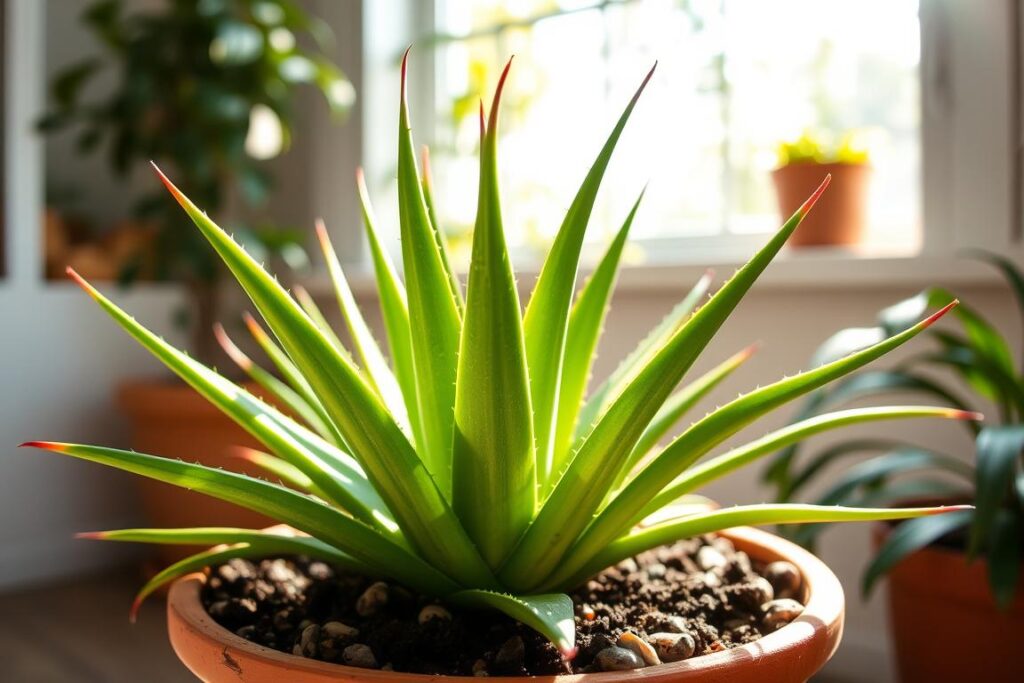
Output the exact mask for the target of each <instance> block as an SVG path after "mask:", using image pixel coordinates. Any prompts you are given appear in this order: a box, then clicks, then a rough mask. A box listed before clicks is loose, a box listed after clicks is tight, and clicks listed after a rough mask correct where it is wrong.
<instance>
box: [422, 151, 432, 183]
mask: <svg viewBox="0 0 1024 683" xmlns="http://www.w3.org/2000/svg"><path fill="white" fill-rule="evenodd" d="M420 163H421V165H422V166H423V182H424V183H425V184H426V185H427V187H430V186H431V185H433V178H432V176H431V175H430V147H428V146H427V145H422V146H421V147H420Z"/></svg>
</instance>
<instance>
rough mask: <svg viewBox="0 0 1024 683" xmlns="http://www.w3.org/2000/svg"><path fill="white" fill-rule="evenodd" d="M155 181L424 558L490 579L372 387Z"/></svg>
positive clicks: (266, 278) (265, 278)
mask: <svg viewBox="0 0 1024 683" xmlns="http://www.w3.org/2000/svg"><path fill="white" fill-rule="evenodd" d="M161 179H162V180H163V181H164V183H165V184H166V185H167V188H168V189H169V190H170V191H171V193H172V194H173V195H174V197H175V199H177V200H178V203H179V204H181V206H182V207H183V208H184V209H185V211H186V212H187V213H188V215H189V217H190V218H191V219H192V221H193V223H195V224H196V226H197V227H198V228H199V230H200V232H202V233H203V236H204V237H206V239H207V240H208V241H209V242H210V244H211V245H213V247H214V248H215V249H216V250H217V253H218V254H219V255H220V257H221V259H222V260H223V261H224V263H225V264H226V265H227V266H228V268H229V269H230V270H231V272H232V273H233V274H234V276H235V278H236V280H238V283H239V284H240V285H241V286H242V288H243V289H244V290H245V291H246V293H247V294H248V295H249V298H250V299H251V300H252V301H253V303H254V304H255V305H256V307H257V308H258V309H259V311H260V313H261V314H262V316H263V319H264V320H266V321H267V324H268V325H269V326H270V328H271V330H272V331H273V332H274V335H275V336H276V337H277V338H278V340H279V341H280V342H281V345H282V347H283V348H284V350H285V352H286V353H287V354H288V356H289V357H290V358H291V359H292V360H293V361H294V362H295V365H296V367H298V368H299V369H300V370H301V371H302V374H303V376H304V377H306V379H307V380H308V381H309V384H310V386H311V387H312V388H313V390H314V391H315V392H316V395H317V398H319V399H320V402H321V404H322V405H323V406H324V409H325V410H326V411H327V414H328V415H329V416H330V417H331V420H332V422H334V424H335V425H337V427H338V428H339V430H340V431H341V433H342V435H343V436H344V437H345V443H346V444H348V445H349V447H350V448H351V450H352V455H353V456H355V457H356V458H357V459H358V461H359V463H360V464H361V465H362V467H363V469H364V470H365V472H366V475H367V477H368V479H369V480H370V482H371V483H372V484H373V488H374V489H375V490H376V491H377V493H378V494H380V496H381V498H383V499H384V501H385V502H386V503H387V507H388V509H390V510H391V512H392V513H393V514H394V516H395V520H396V521H397V522H398V524H399V525H400V527H401V529H402V531H403V532H404V533H405V534H406V537H407V538H408V539H409V541H410V542H411V543H413V544H414V545H415V547H416V548H417V549H418V550H419V551H420V553H421V554H422V555H423V556H424V557H425V558H426V559H427V560H429V561H430V562H432V563H436V564H437V565H438V566H444V567H446V568H447V571H449V572H450V573H451V576H452V577H454V578H455V579H456V580H458V581H463V582H466V583H469V584H475V585H484V586H490V585H492V584H493V582H494V579H493V576H492V575H491V572H490V570H489V569H488V568H487V565H486V564H485V563H484V561H483V559H482V558H481V557H480V554H479V553H478V552H477V550H476V548H475V547H474V546H473V543H472V542H471V541H470V540H469V538H468V537H467V536H466V533H465V531H464V530H463V528H462V527H461V525H460V524H459V521H458V519H457V518H456V517H455V514H454V513H453V512H452V510H451V508H450V507H449V505H448V502H447V500H446V499H445V496H444V494H443V493H442V491H441V489H440V488H439V487H438V485H437V483H436V482H435V481H434V479H433V477H432V476H431V473H430V472H429V471H428V470H427V469H425V468H424V466H423V463H421V462H420V459H419V457H418V456H417V454H416V452H415V450H413V447H412V445H411V444H410V443H409V440H408V439H407V438H406V436H405V434H404V433H403V432H402V429H401V427H399V425H398V424H397V423H396V422H395V420H394V418H393V417H392V416H391V413H390V412H389V411H388V409H387V408H386V407H385V406H384V405H383V403H382V402H381V401H380V399H379V398H378V397H377V394H376V392H375V391H374V390H373V388H371V387H370V386H369V385H368V384H367V383H366V382H365V381H364V380H363V378H362V377H361V376H360V374H359V372H358V370H357V369H356V368H355V367H354V366H353V365H352V364H351V362H350V361H349V360H348V359H346V358H345V357H344V356H343V355H342V354H341V353H340V352H339V351H338V349H337V348H335V347H334V345H333V344H331V342H330V341H329V340H328V339H327V338H326V337H325V336H324V335H323V334H322V333H321V332H320V330H319V329H318V328H317V326H316V324H315V323H313V321H311V320H310V319H309V317H308V316H306V314H305V313H304V312H303V311H302V310H301V308H299V305H298V304H297V303H296V302H295V301H294V300H293V299H291V297H289V296H288V295H287V293H286V292H285V291H284V290H283V289H282V288H281V286H280V284H278V282H277V280H276V279H274V278H273V277H272V276H270V275H269V274H268V273H267V272H266V271H264V270H263V269H262V268H261V267H260V265H259V264H258V263H256V262H255V261H254V260H253V259H252V257H251V256H249V255H248V254H247V253H246V252H245V250H243V249H242V248H241V247H240V246H238V244H236V243H235V242H234V240H232V239H231V238H230V237H229V236H228V235H227V233H225V232H224V231H223V230H221V229H220V228H219V227H217V226H216V225H215V224H214V223H213V222H212V221H211V220H210V219H209V218H207V216H206V215H205V214H204V213H202V212H201V211H199V209H198V208H196V206H195V205H194V204H192V202H190V201H189V200H188V199H187V198H186V197H185V196H184V195H182V194H181V192H179V191H178V189H177V188H176V187H174V185H173V184H172V183H171V182H170V181H169V180H167V179H166V177H164V176H162V175H161ZM449 405H450V404H449ZM449 411H450V407H449Z"/></svg>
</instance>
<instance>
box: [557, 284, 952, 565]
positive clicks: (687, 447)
mask: <svg viewBox="0 0 1024 683" xmlns="http://www.w3.org/2000/svg"><path fill="white" fill-rule="evenodd" d="M742 273H743V271H742V270H741V271H740V272H739V273H737V275H736V276H735V278H734V280H733V281H734V282H735V281H736V278H739V277H741V274H742ZM730 284H731V283H730ZM726 287H728V285H726ZM722 291H725V289H723V290H722ZM721 293H722V292H721V291H720V292H719V293H718V294H716V295H715V297H714V298H713V299H712V300H711V301H710V302H708V304H707V305H706V306H705V307H704V308H702V309H701V310H700V311H699V312H698V313H697V315H696V316H694V318H693V320H692V321H691V323H690V324H692V323H693V322H694V321H698V320H699V319H700V318H701V316H702V315H704V314H705V313H706V312H707V311H708V310H709V309H711V307H712V306H713V305H714V304H715V300H716V299H717V298H718V297H719V296H720V295H721ZM955 304H956V302H955V301H954V302H953V303H951V304H949V305H948V306H946V307H945V308H943V309H942V310H940V311H939V312H937V313H935V314H934V315H932V316H930V317H929V318H927V319H925V320H923V321H922V322H920V323H918V324H917V325H915V326H914V327H911V328H910V329H908V330H905V331H903V332H901V333H899V334H897V335H895V336H893V337H890V338H889V339H887V340H885V341H883V342H881V343H879V344H876V345H874V346H872V347H869V348H868V349H865V350H863V351H860V352H858V353H855V354H853V355H851V356H848V357H847V358H843V359H841V360H838V361H835V362H833V363H829V364H827V365H823V366H821V367H819V368H816V369H814V370H810V371H807V372H804V373H802V374H799V375H796V376H794V377H790V378H787V379H783V380H781V381H779V382H776V383H774V384H771V385H769V386H766V387H762V388H760V389H757V390H755V391H752V392H750V393H748V394H746V395H744V396H740V397H739V398H737V399H734V400H733V401H731V402H729V403H727V404H726V405H724V406H722V407H721V408H719V409H718V410H715V411H713V412H711V413H709V414H708V415H707V416H706V417H704V418H703V419H701V420H699V421H698V422H696V423H695V424H694V425H693V426H691V427H690V428H689V429H687V430H686V431H685V432H683V433H682V434H681V435H680V436H679V437H678V438H676V439H675V440H674V441H673V442H672V443H671V444H669V445H668V446H667V447H666V448H665V449H664V450H663V451H662V452H661V453H660V454H659V455H658V456H657V457H656V458H654V459H653V460H652V461H651V462H649V463H648V464H647V466H646V467H645V468H644V469H643V470H642V471H641V472H639V473H638V474H637V475H636V477H634V478H633V480H632V481H631V482H630V483H629V484H627V485H626V487H625V488H623V489H622V490H621V491H620V492H619V493H618V494H617V495H616V496H615V498H613V499H612V500H611V502H610V503H608V505H607V506H606V507H605V508H604V510H602V511H601V512H600V514H599V515H598V516H597V518H596V519H594V521H593V523H592V524H590V527H589V528H588V529H587V530H586V532H585V533H584V534H583V535H582V537H581V538H580V539H579V541H578V542H577V544H576V545H575V546H574V547H573V550H572V554H573V555H574V558H573V561H574V562H582V561H585V559H586V558H587V557H590V556H592V555H594V554H596V553H597V552H599V551H600V549H601V548H602V547H604V546H605V545H607V544H608V543H609V542H611V541H612V540H613V539H614V538H616V537H618V536H620V535H622V534H623V533H626V532H627V531H628V529H629V528H630V526H631V524H632V522H633V520H635V519H637V517H638V515H640V513H641V512H642V511H643V510H644V509H645V508H646V506H647V504H648V502H649V501H650V500H651V498H652V497H654V496H656V495H657V494H658V493H660V492H661V491H662V489H664V488H665V487H666V486H668V485H669V484H671V482H672V480H674V479H675V478H676V477H677V476H679V475H680V474H681V473H682V472H684V471H685V470H686V469H687V468H688V467H690V466H691V465H693V464H694V463H695V462H696V461H697V460H698V459H699V458H701V457H702V456H703V455H704V454H705V453H707V452H708V451H709V450H710V449H711V448H713V447H714V446H716V445H718V444H720V443H722V442H723V441H724V440H725V439H727V438H728V437H729V436H731V435H732V434H735V433H736V432H738V431H739V430H740V429H742V428H743V427H745V426H746V425H748V424H750V423H751V422H753V421H754V420H755V419H757V418H758V417H760V416H762V415H764V414H766V413H768V412H770V411H771V410H774V409H775V408H778V407H779V406H782V405H785V404H786V403H788V402H789V401H792V400H793V399H795V398H798V397H799V396H802V395H804V394H807V393H809V392H811V391H814V390H815V389H818V388H820V387H821V386H823V385H825V384H827V383H828V382H831V381H832V380H835V379H838V378H839V377H842V376H844V375H847V374H849V373H851V372H853V371H854V370H857V369H859V368H861V367H863V366H864V365H866V364H867V363H870V362H871V361H873V360H876V359H878V358H880V357H881V356H883V355H885V354H886V353H888V352H889V351H891V350H892V349H895V348H897V347H899V346H900V345H902V344H904V343H906V342H908V341H910V340H911V339H912V338H914V337H915V336H916V335H918V334H919V333H921V332H922V331H924V330H925V329H927V328H928V327H929V326H930V325H932V324H933V323H934V322H935V321H936V320H938V319H939V318H940V317H941V316H942V315H944V314H945V313H946V312H947V311H949V310H950V309H951V308H952V307H953V306H954V305H955ZM688 327H689V325H688V326H687V328H688ZM687 328H684V329H683V332H685V331H686V329H687ZM655 367H656V366H655ZM645 372H646V371H645ZM638 381H639V379H638ZM624 395H625V394H624Z"/></svg>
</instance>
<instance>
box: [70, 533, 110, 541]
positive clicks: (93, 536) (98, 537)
mask: <svg viewBox="0 0 1024 683" xmlns="http://www.w3.org/2000/svg"><path fill="white" fill-rule="evenodd" d="M106 537H107V532H106V531H79V532H78V533H77V534H75V538H80V539H82V540H86V541H102V540H103V539H105V538H106Z"/></svg>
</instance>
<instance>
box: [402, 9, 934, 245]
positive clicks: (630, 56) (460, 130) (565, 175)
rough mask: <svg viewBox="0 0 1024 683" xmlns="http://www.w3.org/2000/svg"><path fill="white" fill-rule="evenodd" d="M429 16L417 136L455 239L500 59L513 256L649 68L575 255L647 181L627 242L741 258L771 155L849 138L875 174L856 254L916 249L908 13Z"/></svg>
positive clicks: (495, 12)
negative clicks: (715, 250)
mask: <svg viewBox="0 0 1024 683" xmlns="http://www.w3.org/2000/svg"><path fill="white" fill-rule="evenodd" d="M434 17H435V26H436V29H437V30H436V36H435V37H434V42H433V44H434V45H435V48H434V50H435V52H434V54H433V55H432V57H433V70H434V87H433V101H434V108H433V111H431V112H429V114H430V117H429V118H428V119H426V121H425V123H426V126H425V127H423V126H422V124H421V127H420V128H419V129H418V130H417V131H416V133H417V138H418V139H419V141H420V142H429V143H430V144H431V149H432V161H433V166H434V174H433V175H434V179H435V184H436V192H437V195H438V197H437V200H438V201H437V203H438V205H439V210H440V211H441V217H442V222H443V223H444V224H445V226H446V229H447V230H449V231H450V232H453V233H455V235H459V234H465V233H467V232H468V231H469V230H470V229H471V227H472V221H473V217H474V213H475V203H476V192H475V187H476V177H477V160H476V148H477V135H478V129H477V124H476V110H477V102H478V100H479V98H480V97H481V96H484V97H488V96H489V93H490V90H491V89H492V88H493V85H494V81H495V80H496V78H497V74H498V73H499V72H500V69H501V67H502V66H503V64H504V61H505V59H507V57H508V56H509V55H512V54H514V55H515V65H514V67H513V76H512V78H511V80H510V83H509V86H508V89H507V93H506V97H505V101H504V109H503V133H502V137H501V142H500V150H499V155H500V165H501V168H502V173H503V178H502V180H503V197H504V199H505V210H506V214H507V218H506V229H507V230H508V232H509V237H510V240H511V242H512V243H513V245H514V246H515V247H518V248H519V249H520V250H522V249H527V250H528V249H530V248H532V247H540V248H543V247H544V246H545V245H546V244H547V243H549V241H550V239H551V238H552V236H553V234H554V232H555V231H556V230H557V228H558V225H559V222H560V220H561V217H562V215H563V214H564V210H565V207H566V206H567V205H568V203H569V202H570V201H571V199H572V196H573V193H574V192H575V189H576V187H577V186H578V183H579V181H580V180H581V179H582V177H583V175H584V174H585V173H586V170H587V168H588V166H589V164H590V162H591V161H592V160H593V157H594V155H595V153H596V152H597V149H598V147H599V145H600V143H601V141H603V140H604V138H605V136H606V135H607V133H608V131H609V130H610V128H611V125H612V123H613V122H614V120H615V118H616V117H617V116H618V113H619V111H620V110H621V108H622V107H623V106H624V104H625V102H626V101H627V100H628V98H629V96H630V95H631V93H632V91H633V89H634V88H635V87H636V86H637V84H638V83H639V81H640V79H641V78H642V76H643V74H644V73H645V72H646V71H647V69H648V68H649V67H650V65H651V64H652V63H653V62H654V61H655V60H658V61H659V66H658V69H657V72H656V75H655V80H654V81H653V82H652V84H651V86H650V87H649V88H648V90H647V92H645V94H644V97H643V98H642V100H641V104H640V106H639V107H638V109H637V111H636V112H635V113H634V117H633V120H632V121H631V124H630V126H629V128H627V131H626V133H625V136H624V139H623V142H622V144H620V146H619V147H618V149H617V150H616V156H615V159H614V161H613V164H612V166H611V168H610V169H609V172H608V175H607V177H606V180H605V191H604V192H602V195H601V198H600V200H599V203H598V206H597V208H596V210H595V220H594V223H593V224H592V228H591V230H590V233H589V236H590V237H591V239H593V240H595V241H598V242H600V241H603V238H605V237H606V236H607V235H608V234H609V233H610V232H611V231H613V230H614V229H616V228H617V227H618V225H619V223H620V222H621V220H622V219H623V217H624V216H625V215H626V213H627V212H628V209H629V206H630V204H631V203H632V201H633V199H634V198H635V196H636V194H637V193H638V192H639V191H640V190H641V188H642V187H643V186H644V184H645V183H647V182H648V181H649V183H650V185H649V188H648V191H647V195H646V197H645V200H644V207H643V209H642V215H641V218H640V219H639V220H638V221H637V223H636V225H635V226H634V229H633V237H634V239H635V240H637V241H639V242H640V243H641V244H643V243H644V242H647V243H648V245H650V244H652V241H653V240H657V241H658V242H659V243H661V244H660V245H659V246H666V245H668V244H669V243H674V244H680V243H685V244H689V245H691V246H692V245H694V244H697V245H704V246H708V245H712V246H717V247H723V246H724V247H726V248H727V247H728V245H730V244H733V245H738V244H743V243H745V242H746V241H747V240H744V237H745V236H750V235H751V234H757V233H764V232H767V231H769V230H772V229H774V228H775V227H777V225H778V222H779V219H778V211H777V207H776V204H775V197H774V193H773V188H772V184H771V177H770V171H771V170H772V168H773V167H774V166H775V164H776V152H775V150H776V146H777V144H778V143H779V142H780V141H782V140H787V139H793V138H796V137H798V136H799V135H801V133H802V132H804V131H806V130H813V131H815V132H817V133H820V134H824V135H826V136H828V135H832V136H838V135H839V134H841V133H843V132H845V131H851V130H852V131H855V132H856V134H857V135H858V136H859V137H860V138H861V140H863V142H864V143H865V144H866V146H867V147H868V148H869V150H870V153H871V159H872V164H873V166H874V169H875V171H874V175H875V178H874V181H873V186H872V195H871V196H872V202H871V204H872V205H871V212H870V213H871V220H870V225H871V231H872V232H871V236H870V241H872V242H874V243H876V244H879V243H885V244H887V245H889V246H893V245H894V244H895V246H898V247H903V248H912V247H914V246H916V244H917V242H918V241H919V236H920V225H921V186H922V185H921V179H920V177H921V173H920V166H921V135H920V126H921V114H920V112H921V108H920V93H919V90H920V86H919V84H920V78H919V76H918V67H919V61H920V40H919V36H920V29H919V21H918V7H917V1H916V0H871V1H858V2H842V1H839V0H835V1H833V2H823V1H821V0H784V1H780V2H772V3H764V2H753V1H750V0H708V1H700V0H692V1H689V2H687V1H681V0H645V1H639V0H619V1H607V0H606V1H605V2H593V0H586V1H580V0H561V1H558V2H551V1H550V0H489V1H484V2H472V3H470V2H459V1H457V0H447V1H444V0H439V1H438V2H437V3H436V4H435V8H434ZM421 58H422V56H421ZM414 96H415V95H414ZM413 106H414V107H416V106H417V105H416V103H415V102H414V103H413ZM418 106H419V107H420V108H422V107H423V105H422V104H420V105H418ZM466 188H474V189H472V190H471V191H468V192H467V191H466ZM657 251H658V252H659V253H662V252H663V249H661V248H659V249H658V250H657Z"/></svg>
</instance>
